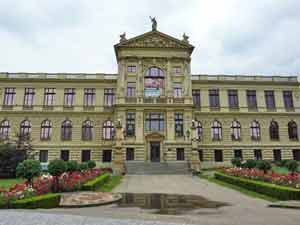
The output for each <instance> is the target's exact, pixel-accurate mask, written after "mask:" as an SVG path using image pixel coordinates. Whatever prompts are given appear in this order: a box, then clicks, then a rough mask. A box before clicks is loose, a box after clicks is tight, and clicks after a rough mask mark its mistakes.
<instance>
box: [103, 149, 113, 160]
mask: <svg viewBox="0 0 300 225" xmlns="http://www.w3.org/2000/svg"><path fill="white" fill-rule="evenodd" d="M111 158H112V157H111V150H103V154H102V162H111Z"/></svg>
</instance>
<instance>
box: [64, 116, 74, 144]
mask: <svg viewBox="0 0 300 225" xmlns="http://www.w3.org/2000/svg"><path fill="white" fill-rule="evenodd" d="M72 128H73V126H72V122H71V121H70V120H65V121H64V122H62V124H61V139H62V140H63V141H70V140H71V139H72Z"/></svg>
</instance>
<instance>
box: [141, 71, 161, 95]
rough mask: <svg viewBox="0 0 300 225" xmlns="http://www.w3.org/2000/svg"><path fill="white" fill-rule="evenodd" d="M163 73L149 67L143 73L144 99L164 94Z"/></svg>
mask: <svg viewBox="0 0 300 225" xmlns="http://www.w3.org/2000/svg"><path fill="white" fill-rule="evenodd" d="M164 86H165V77H164V72H163V71H162V70H161V69H160V68H158V67H150V68H149V69H148V70H146V72H145V80H144V92H145V97H159V96H162V95H163V94H164Z"/></svg>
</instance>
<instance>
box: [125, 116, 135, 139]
mask: <svg viewBox="0 0 300 225" xmlns="http://www.w3.org/2000/svg"><path fill="white" fill-rule="evenodd" d="M126 135H127V136H135V113H133V112H128V113H127V115H126Z"/></svg>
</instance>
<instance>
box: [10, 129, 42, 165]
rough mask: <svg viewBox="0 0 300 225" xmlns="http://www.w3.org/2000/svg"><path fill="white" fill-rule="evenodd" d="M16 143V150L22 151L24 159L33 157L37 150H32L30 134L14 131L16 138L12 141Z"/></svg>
mask: <svg viewBox="0 0 300 225" xmlns="http://www.w3.org/2000/svg"><path fill="white" fill-rule="evenodd" d="M14 142H15V144H16V148H17V150H19V151H20V150H21V151H24V153H25V159H34V158H35V156H36V155H37V152H36V151H35V150H34V148H33V146H32V144H31V143H32V138H31V135H30V134H29V133H28V134H21V133H16V140H15V141H14Z"/></svg>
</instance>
